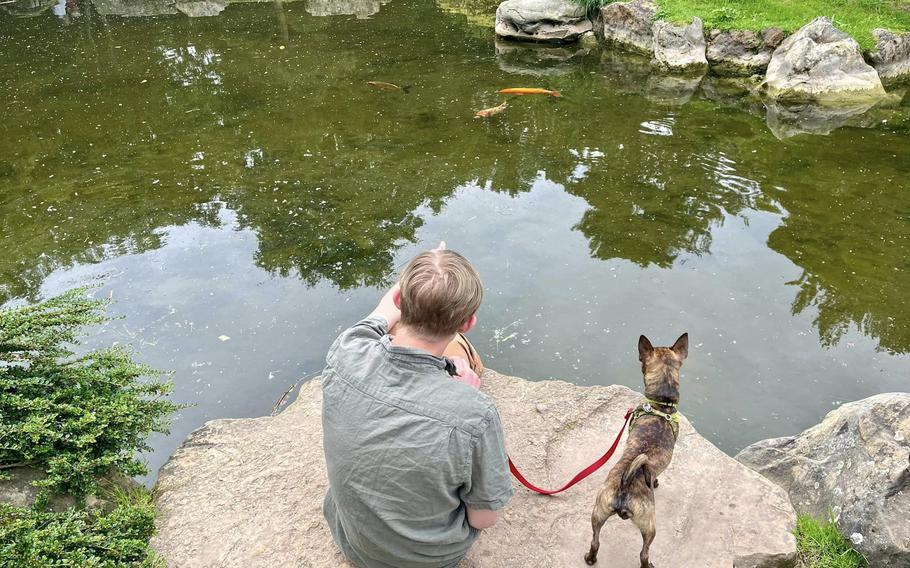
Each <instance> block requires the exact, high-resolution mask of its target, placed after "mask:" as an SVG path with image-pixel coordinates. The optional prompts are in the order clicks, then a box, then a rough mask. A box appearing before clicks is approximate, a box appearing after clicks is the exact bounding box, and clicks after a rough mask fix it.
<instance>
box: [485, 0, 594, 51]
mask: <svg viewBox="0 0 910 568" xmlns="http://www.w3.org/2000/svg"><path fill="white" fill-rule="evenodd" d="M592 27H593V26H592V24H591V20H589V19H588V18H587V15H586V13H585V9H584V7H583V6H581V5H579V4H576V3H574V2H570V1H569V0H505V2H503V3H502V4H500V5H499V7H498V8H497V9H496V27H495V30H496V35H497V36H499V37H502V38H506V39H512V40H520V41H536V42H544V43H569V42H574V41H578V38H579V37H581V35H582V34H584V33H586V32H589V31H591V30H592Z"/></svg>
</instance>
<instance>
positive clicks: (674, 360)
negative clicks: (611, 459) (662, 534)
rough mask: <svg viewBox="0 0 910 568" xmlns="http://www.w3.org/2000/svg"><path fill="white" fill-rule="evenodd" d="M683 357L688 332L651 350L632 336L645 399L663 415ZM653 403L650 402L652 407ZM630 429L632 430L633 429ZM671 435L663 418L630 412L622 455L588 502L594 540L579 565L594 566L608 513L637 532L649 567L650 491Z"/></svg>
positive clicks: (669, 453) (672, 408)
mask: <svg viewBox="0 0 910 568" xmlns="http://www.w3.org/2000/svg"><path fill="white" fill-rule="evenodd" d="M688 354H689V334H688V333H684V334H682V335H681V336H680V338H679V339H677V340H676V343H674V344H673V347H656V348H655V347H653V346H652V345H651V342H650V341H648V338H647V337H645V336H644V335H642V336H641V337H639V338H638V359H639V361H641V372H642V374H643V375H644V382H645V397H646V398H648V399H650V401H651V402H652V404H651V406H652V407H653V408H654V409H655V410H658V411H660V412H662V413H664V414H667V415H671V414H673V413H674V412H676V405H677V404H679V368H680V367H681V366H682V362H683V360H684V359H685V358H686V356H687V355H688ZM655 402H656V403H659V404H653V403H655ZM633 426H634V428H633ZM676 435H677V431H676V429H675V428H674V423H672V422H671V421H669V420H667V419H666V418H665V417H662V416H659V415H654V414H641V415H639V414H638V413H637V412H636V417H635V418H634V419H633V423H632V424H630V425H629V437H628V439H627V440H626V448H625V450H624V451H623V454H622V457H621V458H620V459H619V462H617V464H616V465H615V466H613V469H611V470H610V473H609V474H607V479H606V481H605V482H604V485H603V487H602V488H601V490H600V494H598V496H597V501H595V503H594V512H593V513H592V514H591V525H592V528H593V529H594V538H592V539H591V549H590V550H589V551H588V553H587V554H586V555H585V562H587V563H588V564H594V563H595V562H597V550H598V549H599V548H600V529H601V527H602V526H603V524H604V522H606V520H607V519H608V518H610V517H611V516H613V515H614V514H617V515H619V516H620V517H621V518H623V519H632V522H633V523H635V526H637V527H638V530H640V531H641V538H642V547H641V554H640V555H639V559H640V560H641V568H653V566H654V565H653V564H651V562H650V561H649V560H648V549H649V548H650V547H651V542H653V541H654V535H655V534H656V532H657V527H656V524H655V521H656V518H655V516H656V515H655V510H654V489H656V488H657V476H658V475H660V474H661V473H662V472H663V471H664V470H665V469H666V468H667V466H668V465H670V459H672V457H673V446H674V445H675V444H676Z"/></svg>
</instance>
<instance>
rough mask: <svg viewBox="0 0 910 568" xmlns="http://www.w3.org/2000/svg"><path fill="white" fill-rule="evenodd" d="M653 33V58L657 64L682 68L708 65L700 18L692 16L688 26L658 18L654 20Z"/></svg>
mask: <svg viewBox="0 0 910 568" xmlns="http://www.w3.org/2000/svg"><path fill="white" fill-rule="evenodd" d="M653 34H654V60H655V61H656V62H657V65H658V66H660V67H664V68H668V69H672V70H684V69H691V68H693V67H706V66H707V65H708V60H707V59H706V58H705V32H704V28H703V26H702V22H701V18H692V23H691V24H689V25H688V26H678V25H675V24H671V23H670V22H666V21H664V20H658V21H656V22H654V28H653Z"/></svg>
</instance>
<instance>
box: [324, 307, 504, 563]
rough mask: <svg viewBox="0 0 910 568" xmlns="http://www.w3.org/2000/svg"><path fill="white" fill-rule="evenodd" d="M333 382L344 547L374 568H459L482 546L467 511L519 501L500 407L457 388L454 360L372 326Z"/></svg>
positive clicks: (328, 381) (330, 406) (331, 410)
mask: <svg viewBox="0 0 910 568" xmlns="http://www.w3.org/2000/svg"><path fill="white" fill-rule="evenodd" d="M326 363H327V367H326V369H325V372H324V373H323V376H322V392H323V408H322V424H323V432H324V434H323V435H324V440H323V441H324V446H325V457H326V465H327V467H328V474H329V490H328V492H327V493H326V496H325V502H324V513H325V517H326V520H327V521H328V524H329V528H330V529H331V531H332V535H333V537H334V538H335V542H336V543H337V544H338V546H339V547H340V548H341V550H342V551H343V552H344V554H345V556H347V557H348V559H349V560H351V561H352V562H353V563H354V564H357V565H359V566H363V567H365V568H443V567H449V566H455V565H456V564H457V563H458V562H459V561H460V560H461V559H462V557H464V555H465V554H466V553H467V551H468V548H469V547H470V546H471V544H472V543H473V542H474V540H475V539H476V538H477V535H478V534H479V531H477V530H476V529H474V528H473V527H471V526H470V525H469V524H468V521H467V516H466V510H465V507H466V506H469V507H473V508H475V509H492V510H498V509H500V508H502V507H503V506H504V505H505V504H506V502H507V501H508V500H509V498H510V497H511V496H512V484H511V479H510V477H509V469H508V461H507V459H508V458H507V457H506V452H505V447H504V442H503V434H502V425H501V423H500V419H499V414H498V412H497V411H496V407H495V406H494V405H493V403H492V401H491V400H490V399H489V398H488V397H487V396H486V395H484V394H483V393H481V392H479V391H477V390H476V389H474V388H472V387H471V386H469V385H466V384H463V383H461V382H458V381H455V380H453V379H452V378H451V377H450V376H449V375H448V373H447V372H446V370H445V367H446V360H445V359H444V358H442V357H436V356H434V355H431V354H430V353H427V352H425V351H421V350H419V349H413V348H408V347H399V346H394V345H392V344H391V337H390V336H389V335H388V323H387V322H386V320H385V319H384V318H382V317H377V316H374V317H370V318H367V319H365V320H363V321H361V322H359V323H358V324H357V325H355V326H354V327H352V328H350V329H348V330H346V331H345V332H343V333H342V334H341V335H340V336H339V337H338V339H336V340H335V343H334V344H333V345H332V348H331V350H330V351H329V354H328V357H327V358H326Z"/></svg>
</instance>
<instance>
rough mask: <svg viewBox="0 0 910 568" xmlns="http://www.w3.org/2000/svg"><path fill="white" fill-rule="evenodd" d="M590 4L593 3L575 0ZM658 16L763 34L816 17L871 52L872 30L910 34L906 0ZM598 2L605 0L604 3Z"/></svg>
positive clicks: (669, 8)
mask: <svg viewBox="0 0 910 568" xmlns="http://www.w3.org/2000/svg"><path fill="white" fill-rule="evenodd" d="M578 1H579V2H580V3H582V4H586V5H590V4H593V3H595V2H598V0H578ZM656 2H657V4H658V5H659V6H660V7H661V9H662V12H661V14H660V17H661V18H663V19H667V20H670V21H674V22H689V21H691V20H692V17H693V16H698V17H700V18H701V19H702V20H703V21H704V23H705V30H710V29H712V28H719V29H749V30H762V29H764V28H767V27H771V26H775V27H778V28H781V29H783V30H784V31H786V32H794V31H796V30H798V29H799V28H801V27H802V26H804V25H805V24H807V23H808V22H810V21H811V20H812V19H814V18H815V17H817V16H827V17H828V18H830V19H831V20H832V21H833V22H834V25H836V26H837V27H838V28H840V29H841V30H843V31H845V32H847V33H848V34H850V35H851V36H853V37H854V38H855V39H856V41H858V42H859V44H860V46H861V47H862V48H863V49H872V48H874V47H875V43H874V41H873V39H872V33H871V32H872V30H873V29H874V28H886V29H889V30H892V31H908V30H910V0H740V1H725V0H656ZM602 3H603V4H607V3H609V2H607V1H603V2H602Z"/></svg>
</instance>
